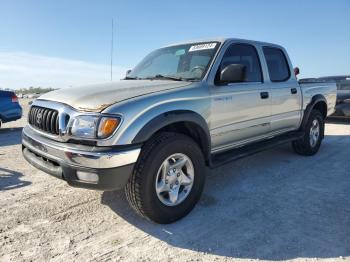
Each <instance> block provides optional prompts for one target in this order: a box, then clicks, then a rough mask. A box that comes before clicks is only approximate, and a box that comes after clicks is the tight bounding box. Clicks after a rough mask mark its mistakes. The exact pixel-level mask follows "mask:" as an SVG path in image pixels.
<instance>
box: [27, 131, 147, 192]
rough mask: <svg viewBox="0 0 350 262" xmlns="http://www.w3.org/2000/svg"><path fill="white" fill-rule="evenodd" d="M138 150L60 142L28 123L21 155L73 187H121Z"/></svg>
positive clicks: (109, 188)
mask: <svg viewBox="0 0 350 262" xmlns="http://www.w3.org/2000/svg"><path fill="white" fill-rule="evenodd" d="M140 151H141V149H140V146H136V147H135V146H132V147H123V148H120V147H119V148H115V147H113V148H111V147H108V148H106V147H95V146H84V145H76V144H68V143H60V142H56V141H53V140H50V139H48V138H45V137H43V136H41V135H39V134H37V133H36V132H35V131H34V130H33V129H32V128H31V127H29V126H26V127H25V128H24V129H23V133H22V153H23V156H24V158H25V159H26V160H27V161H28V162H29V163H30V164H32V165H33V166H35V167H36V168H38V169H40V170H42V171H44V172H46V173H48V174H50V175H53V176H55V177H58V178H61V179H64V180H66V181H67V183H68V184H69V185H71V186H75V187H82V188H90V189H97V190H116V189H120V188H123V187H124V186H125V184H126V183H127V181H128V179H129V177H130V175H131V173H132V171H133V168H134V164H135V162H136V161H137V158H138V156H139V154H140Z"/></svg>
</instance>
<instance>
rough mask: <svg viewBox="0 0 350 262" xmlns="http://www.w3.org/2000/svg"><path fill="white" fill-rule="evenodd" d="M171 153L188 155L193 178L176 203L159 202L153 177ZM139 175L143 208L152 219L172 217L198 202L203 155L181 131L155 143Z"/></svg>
mask: <svg viewBox="0 0 350 262" xmlns="http://www.w3.org/2000/svg"><path fill="white" fill-rule="evenodd" d="M175 153H182V154H185V155H186V156H188V157H189V158H190V159H191V161H192V164H193V167H194V182H193V186H192V188H191V192H190V193H189V195H188V196H187V197H186V199H185V200H184V201H183V202H181V203H180V204H178V205H176V206H167V205H165V204H163V203H162V202H161V201H160V200H159V198H158V196H157V193H156V190H155V181H156V178H157V173H158V171H159V168H160V166H161V165H162V163H163V162H164V160H165V159H166V158H168V157H169V156H170V155H172V154H175ZM145 163H146V164H145V165H144V167H143V171H142V176H143V177H144V178H145V180H144V186H143V188H142V189H140V190H141V195H142V198H143V203H144V205H145V206H144V208H145V209H146V210H149V211H150V213H151V214H152V216H153V217H152V219H153V220H161V221H163V219H164V218H167V219H169V221H168V222H171V221H175V220H177V219H179V218H181V217H183V216H185V215H186V214H187V213H189V212H190V211H191V210H192V208H193V207H194V206H195V204H196V203H197V202H198V200H199V198H200V195H201V193H202V190H203V186H204V182H205V166H204V158H203V154H202V152H201V150H200V149H199V147H198V145H197V144H196V143H195V142H194V141H193V140H192V139H191V138H189V137H187V136H185V135H176V136H175V137H173V139H172V140H171V141H167V143H166V144H158V145H156V146H155V147H154V148H153V149H152V150H151V152H150V153H149V155H148V156H147V159H146V161H145Z"/></svg>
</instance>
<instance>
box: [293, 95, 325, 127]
mask: <svg viewBox="0 0 350 262" xmlns="http://www.w3.org/2000/svg"><path fill="white" fill-rule="evenodd" d="M314 109H316V110H318V111H320V113H321V114H322V116H323V119H326V117H327V111H328V108H327V100H326V98H325V97H324V96H323V95H320V94H318V95H315V96H313V97H312V99H311V102H310V103H309V104H308V105H307V106H306V109H305V112H304V117H303V120H302V122H301V127H300V128H301V130H303V129H304V128H305V126H306V123H307V121H308V119H309V117H310V113H311V111H312V110H314Z"/></svg>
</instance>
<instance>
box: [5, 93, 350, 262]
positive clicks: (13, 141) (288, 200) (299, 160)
mask: <svg viewBox="0 0 350 262" xmlns="http://www.w3.org/2000/svg"><path fill="white" fill-rule="evenodd" d="M21 103H22V104H23V105H24V109H25V111H26V110H27V109H28V106H27V104H28V100H22V101H21ZM24 115H25V116H26V112H25V113H24ZM25 121H26V119H25V117H23V118H22V119H21V120H19V121H16V122H13V123H8V124H4V126H3V129H1V130H0V214H1V219H0V261H31V260H32V261H48V260H50V261H70V260H79V261H96V260H97V261H106V260H112V261H119V260H122V261H154V260H156V261H217V260H220V261H231V260H233V261H239V260H252V259H256V260H258V259H259V260H294V261H301V260H302V261H303V260H315V258H317V259H324V260H328V261H334V260H340V261H344V260H348V261H350V171H349V170H350V161H349V160H350V122H341V121H336V122H333V123H328V124H327V126H326V137H325V140H324V141H323V145H322V147H321V150H320V152H319V153H318V154H317V155H316V156H313V157H302V156H298V155H296V154H294V153H293V152H292V151H291V148H290V146H289V145H285V146H282V147H279V148H276V149H274V150H270V151H266V152H262V153H260V154H257V155H254V156H251V157H248V158H245V159H242V160H239V161H236V162H233V163H230V164H228V165H226V166H223V167H221V168H217V169H214V170H211V171H209V172H208V178H207V183H206V187H205V190H204V194H203V197H202V199H201V201H200V203H199V204H198V205H197V207H196V208H195V209H194V210H193V211H192V212H191V213H190V214H189V215H188V216H187V217H185V218H184V219H182V220H180V221H178V222H176V223H174V224H171V225H157V224H153V223H150V222H148V221H145V220H143V219H141V218H139V217H138V216H137V215H135V214H134V212H133V211H132V210H131V209H130V208H129V206H128V204H127V202H126V200H125V197H124V194H123V192H96V191H89V190H84V189H76V188H71V187H69V186H67V185H66V183H65V182H64V181H61V180H59V179H56V178H53V177H51V176H48V175H46V174H44V173H43V172H41V171H38V170H36V169H35V168H33V167H31V166H30V165H29V164H27V163H26V162H25V160H24V159H23V158H22V155H21V144H20V142H21V141H20V140H21V139H20V135H21V128H22V127H23V126H24V124H25Z"/></svg>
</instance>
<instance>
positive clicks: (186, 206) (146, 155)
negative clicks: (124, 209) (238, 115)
mask: <svg viewBox="0 0 350 262" xmlns="http://www.w3.org/2000/svg"><path fill="white" fill-rule="evenodd" d="M204 181H205V165H204V158H203V154H202V152H201V150H200V148H199V146H198V145H197V143H196V142H195V141H193V140H192V139H191V138H190V137H188V136H185V135H183V134H178V133H170V132H169V133H168V132H165V133H161V134H158V135H156V136H155V137H154V138H152V139H151V140H150V141H148V142H147V143H146V144H145V145H144V146H143V148H142V152H141V155H140V157H139V160H138V162H137V163H136V166H135V168H134V172H133V174H132V176H131V178H130V180H129V182H128V184H127V185H126V188H125V192H126V196H127V199H128V201H129V203H130V205H131V206H132V207H133V208H134V209H135V210H136V211H137V213H139V214H140V215H141V216H143V217H146V218H148V219H150V220H152V221H154V222H157V223H162V224H166V223H171V222H174V221H176V220H178V219H180V218H182V217H184V216H186V215H187V214H188V213H189V212H190V211H191V210H192V209H193V207H194V206H195V205H196V203H197V202H198V200H199V198H200V196H201V193H202V190H203V186H204Z"/></svg>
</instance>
